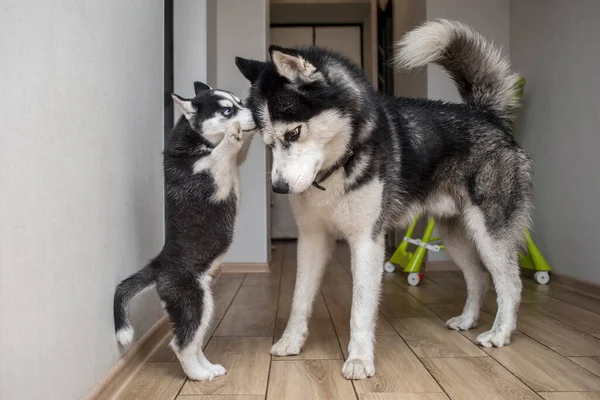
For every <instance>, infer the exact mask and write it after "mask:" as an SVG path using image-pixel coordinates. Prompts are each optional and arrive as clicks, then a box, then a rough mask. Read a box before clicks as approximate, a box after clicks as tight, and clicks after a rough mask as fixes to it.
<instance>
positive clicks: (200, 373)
mask: <svg viewBox="0 0 600 400" xmlns="http://www.w3.org/2000/svg"><path fill="white" fill-rule="evenodd" d="M185 374H186V375H187V376H188V378H190V379H191V380H193V381H210V380H213V379H215V374H214V373H213V372H212V371H210V370H208V369H206V368H203V367H200V366H197V367H194V368H190V369H187V370H185Z"/></svg>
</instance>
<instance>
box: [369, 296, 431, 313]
mask: <svg viewBox="0 0 600 400" xmlns="http://www.w3.org/2000/svg"><path fill="white" fill-rule="evenodd" d="M380 310H381V313H382V314H383V315H385V317H386V318H388V319H392V318H416V317H425V318H428V317H429V318H430V317H435V314H434V313H433V312H431V311H430V310H429V309H428V308H427V307H425V305H424V304H423V303H421V302H420V301H418V300H417V299H415V298H414V297H413V296H411V295H410V294H408V293H383V294H382V295H381V304H380Z"/></svg>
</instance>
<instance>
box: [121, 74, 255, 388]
mask: <svg viewBox="0 0 600 400" xmlns="http://www.w3.org/2000/svg"><path fill="white" fill-rule="evenodd" d="M194 87H195V91H196V97H194V98H193V99H184V98H182V97H180V96H177V95H173V100H174V101H175V103H176V104H177V105H178V106H179V107H180V108H181V111H182V113H183V115H182V117H181V118H180V119H179V122H177V124H176V126H175V127H174V128H173V130H172V132H171V136H170V138H169V139H168V142H167V144H166V146H165V150H164V174H165V192H166V193H165V194H166V203H167V207H166V210H167V221H166V238H165V244H164V247H163V249H162V251H161V252H160V254H159V255H158V256H157V257H156V258H155V259H153V260H152V261H151V262H150V264H148V265H147V266H146V267H144V268H143V269H142V270H140V271H139V272H137V273H135V274H134V275H132V276H130V277H129V278H127V279H125V280H124V281H122V282H121V283H120V284H119V285H118V286H117V289H116V292H115V298H114V318H115V330H116V335H117V339H118V341H119V342H120V343H121V344H127V343H130V342H131V341H132V339H133V328H132V326H131V323H130V322H129V318H128V314H127V304H128V302H129V300H131V298H132V297H133V296H134V295H135V294H137V293H138V292H140V291H141V290H143V289H145V288H147V287H149V286H151V285H156V289H157V291H158V295H159V297H160V299H161V300H162V302H163V305H164V307H165V311H166V313H167V314H168V316H169V319H170V321H171V324H172V328H173V333H174V338H173V341H172V342H171V347H172V348H173V351H175V354H177V358H178V359H179V361H180V362H181V366H182V367H183V370H184V371H185V373H186V375H187V376H188V377H189V378H190V379H194V380H207V379H213V378H215V377H216V376H220V375H223V374H225V369H224V368H223V367H222V366H221V365H217V364H212V363H211V362H210V361H208V360H207V359H206V357H205V356H204V353H203V352H202V345H203V340H204V336H205V334H206V331H207V329H208V327H209V324H210V322H211V318H212V315H213V309H214V303H213V297H212V293H211V287H210V284H211V280H212V278H211V275H212V273H213V272H214V271H215V269H216V268H218V267H219V264H220V261H221V259H222V257H223V256H224V254H225V252H226V251H227V249H228V248H229V246H230V245H231V241H232V239H233V228H234V222H235V218H236V214H237V210H238V206H239V199H240V193H239V172H238V166H239V164H240V163H241V162H243V161H244V158H245V156H246V153H247V151H248V147H249V145H250V140H251V137H252V134H253V133H254V131H255V128H256V125H255V123H254V121H253V119H252V115H251V113H250V111H249V110H248V109H247V108H245V107H244V106H243V104H242V102H241V101H240V99H239V98H237V97H236V96H234V95H233V94H232V93H229V92H226V91H223V90H213V89H211V88H210V87H208V86H207V85H205V84H203V83H200V82H195V83H194Z"/></svg>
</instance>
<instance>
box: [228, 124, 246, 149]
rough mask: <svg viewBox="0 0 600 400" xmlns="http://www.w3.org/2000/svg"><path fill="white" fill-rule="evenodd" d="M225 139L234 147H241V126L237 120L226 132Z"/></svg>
mask: <svg viewBox="0 0 600 400" xmlns="http://www.w3.org/2000/svg"><path fill="white" fill-rule="evenodd" d="M225 140H227V143H228V144H229V145H230V146H231V147H234V148H236V149H240V148H241V147H242V142H243V139H242V127H241V126H240V124H239V122H236V123H235V125H234V126H233V127H231V128H229V130H228V131H227V132H226V134H225Z"/></svg>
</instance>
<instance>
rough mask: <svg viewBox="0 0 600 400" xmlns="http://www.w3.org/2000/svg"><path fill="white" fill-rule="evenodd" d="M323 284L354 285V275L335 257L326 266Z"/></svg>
mask: <svg viewBox="0 0 600 400" xmlns="http://www.w3.org/2000/svg"><path fill="white" fill-rule="evenodd" d="M322 285H323V286H330V285H347V286H351V285H352V276H351V275H350V273H348V271H347V270H346V269H345V268H344V267H342V266H341V265H340V263H339V262H337V260H335V259H333V260H331V261H330V262H329V264H328V265H327V268H325V273H324V274H323V284H322Z"/></svg>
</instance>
